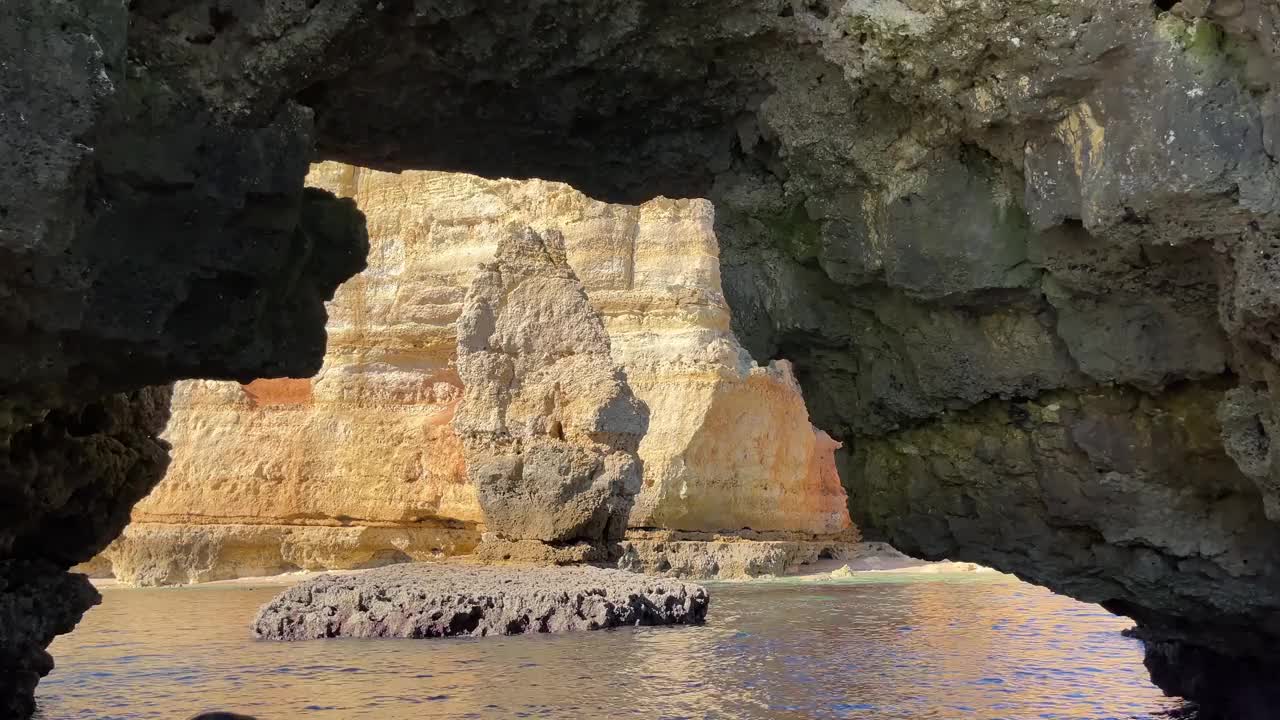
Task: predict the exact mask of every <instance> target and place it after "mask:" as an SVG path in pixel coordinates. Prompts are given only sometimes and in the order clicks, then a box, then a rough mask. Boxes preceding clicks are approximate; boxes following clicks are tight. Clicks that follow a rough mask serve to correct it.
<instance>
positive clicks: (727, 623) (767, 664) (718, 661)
mask: <svg viewBox="0 0 1280 720" xmlns="http://www.w3.org/2000/svg"><path fill="white" fill-rule="evenodd" d="M279 590H280V588H279V587H263V588H246V587H227V586H222V587H197V588H187V589H176V590H174V589H170V590H131V589H108V590H105V591H104V592H103V595H104V597H105V599H104V602H103V604H102V606H101V607H98V608H96V609H94V610H92V611H91V612H90V613H89V614H88V616H87V617H86V619H85V621H84V622H83V623H82V624H81V626H80V628H79V629H78V630H76V632H75V633H73V634H71V635H69V636H66V637H63V638H60V639H59V640H58V641H57V642H55V643H54V645H53V648H52V650H53V653H54V655H55V657H56V658H57V661H58V668H57V670H55V671H54V673H53V674H52V675H51V676H49V677H48V678H47V679H45V681H44V682H43V683H41V685H40V705H41V713H42V714H41V715H40V717H42V718H45V719H47V720H62V719H63V718H94V719H95V720H100V719H106V718H165V719H166V720H173V719H175V718H177V719H182V718H186V717H188V716H190V715H192V714H194V713H196V712H198V711H201V710H210V709H224V710H235V711H238V712H243V713H249V714H252V715H256V716H258V717H259V718H262V720H273V719H274V720H287V719H290V718H304V719H306V720H311V719H313V718H314V719H316V720H320V719H324V720H329V719H338V718H342V719H345V718H378V719H379V720H409V719H411V718H412V719H414V720H417V719H419V718H526V717H527V718H615V717H616V718H627V717H636V718H654V719H656V718H725V719H737V718H769V719H781V718H788V719H789V718H797V719H799V718H806V719H807V718H866V719H868V720H872V719H874V720H880V719H882V718H913V719H914V718H946V719H948V720H950V719H951V718H983V719H988V718H1156V717H1164V716H1165V713H1167V712H1168V711H1170V710H1173V709H1174V708H1176V707H1177V705H1176V704H1175V703H1174V702H1173V701H1170V700H1167V699H1165V698H1163V697H1162V696H1161V695H1160V693H1159V691H1158V690H1156V689H1155V688H1154V687H1153V686H1151V685H1150V683H1149V682H1148V681H1147V676H1146V673H1145V671H1144V670H1143V668H1142V663H1141V655H1142V654H1141V650H1140V649H1139V647H1138V645H1137V643H1136V642H1134V641H1131V640H1128V639H1126V638H1123V637H1121V636H1120V631H1121V630H1122V629H1124V628H1125V627H1127V626H1128V625H1129V623H1128V621H1125V620H1122V619H1119V618H1116V617H1114V616H1112V615H1110V614H1108V613H1106V612H1105V611H1103V610H1101V609H1100V608H1097V607H1095V606H1090V605H1083V604H1081V603H1077V602H1075V601H1073V600H1070V599H1067V598H1064V597H1060V596H1057V595H1053V594H1051V593H1049V592H1048V591H1046V590H1042V589H1040V588H1036V587H1032V586H1029V585H1024V584H1021V583H1018V582H1017V581H1014V580H1012V579H1009V578H1006V577H1003V576H995V575H986V576H973V577H968V576H964V577H952V578H936V577H934V578H927V577H926V578H918V577H917V578H902V577H899V578H897V579H889V580H880V581H877V582H849V583H847V584H840V585H822V586H812V585H797V584H783V583H778V584H762V585H731V586H724V585H720V586H715V587H714V588H713V595H712V606H711V608H712V609H711V614H710V617H709V622H708V624H707V625H706V626H705V627H701V628H689V629H664V628H655V629H640V630H624V631H613V632H591V633H580V634H575V635H560V636H545V635H544V636H524V637H513V638H487V639H482V640H430V641H414V640H327V641H315V642H305V643H289V644H283V643H272V642H259V641H255V640H252V639H251V638H250V637H249V630H248V623H249V621H250V619H251V618H252V616H253V614H254V612H255V610H256V609H257V607H258V606H259V605H260V604H262V603H263V602H265V601H267V600H268V599H269V598H270V597H272V596H273V595H274V594H275V593H277V592H279Z"/></svg>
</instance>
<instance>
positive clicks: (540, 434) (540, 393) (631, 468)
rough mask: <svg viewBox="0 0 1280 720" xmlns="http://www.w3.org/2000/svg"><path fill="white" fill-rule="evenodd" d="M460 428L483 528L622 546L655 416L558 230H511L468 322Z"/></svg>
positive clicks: (480, 283) (479, 286)
mask: <svg viewBox="0 0 1280 720" xmlns="http://www.w3.org/2000/svg"><path fill="white" fill-rule="evenodd" d="M458 376H459V377H460V378H461V379H462V384H463V388H464V390H463V393H464V394H463V399H462V404H461V405H460V406H459V408H458V413H457V415H455V416H454V420H453V427H454V430H455V431H456V432H457V433H458V436H459V437H460V438H461V440H462V447H463V450H464V457H465V458H466V463H467V476H468V477H469V478H470V479H471V483H472V485H474V487H475V489H476V493H477V495H478V496H479V500H480V508H481V510H482V511H483V512H484V519H485V524H486V526H487V527H489V528H490V529H491V530H492V531H493V532H496V533H498V534H499V535H501V536H503V537H507V538H511V539H514V540H540V541H543V542H547V543H565V542H572V541H576V540H586V541H588V542H592V541H596V542H604V541H609V540H617V539H620V538H621V537H622V534H623V532H624V531H625V530H626V526H627V518H628V516H629V515H630V513H631V503H632V501H633V499H634V497H635V495H636V493H637V492H639V491H640V467H639V464H638V459H637V457H636V449H637V448H638V447H639V446H640V438H642V437H644V434H645V432H646V431H647V430H648V428H649V410H648V408H647V407H645V406H644V405H642V404H641V403H640V402H638V401H637V400H636V397H635V394H634V393H632V392H631V387H630V386H629V385H628V384H627V379H626V375H625V374H624V373H623V372H622V368H621V367H619V366H618V365H617V364H615V363H614V361H613V357H612V355H611V354H610V352H609V335H608V334H607V333H606V332H605V329H604V323H603V322H601V320H600V315H599V313H597V312H596V311H595V309H594V308H592V307H591V302H590V301H589V300H588V299H587V294H586V292H584V291H583V289H582V283H581V282H579V280H578V278H577V276H576V275H574V274H573V270H572V269H571V268H570V267H569V261H568V259H567V258H566V257H565V250H564V239H563V238H562V237H560V235H559V234H552V233H548V234H547V235H546V237H543V236H541V235H539V234H538V233H537V232H535V231H534V230H532V229H531V228H520V229H513V230H512V231H511V232H510V233H509V234H508V235H507V236H506V237H504V238H503V239H501V240H499V241H498V251H497V256H496V259H495V261H494V262H493V263H490V264H486V265H483V266H481V267H480V268H479V270H478V271H477V273H476V277H475V279H474V280H472V282H471V287H470V288H468V289H467V295H466V299H465V300H464V301H463V305H462V315H461V317H459V318H458Z"/></svg>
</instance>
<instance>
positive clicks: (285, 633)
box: [253, 564, 710, 640]
mask: <svg viewBox="0 0 1280 720" xmlns="http://www.w3.org/2000/svg"><path fill="white" fill-rule="evenodd" d="M709 602H710V600H709V598H708V596H707V591H706V590H705V589H704V588H702V587H700V586H698V585H689V584H685V583H681V582H677V581H674V580H670V579H663V578H656V577H646V576H644V575H637V574H635V573H630V572H624V571H621V570H601V569H598V568H590V567H577V568H523V569H520V570H511V569H504V568H486V567H461V566H449V565H425V564H424V565H404V566H400V567H395V568H382V569H380V570H371V571H369V572H367V573H361V574H358V575H321V576H320V577H318V578H314V579H312V580H308V581H306V582H304V583H301V584H299V585H296V586H294V587H291V588H289V589H288V590H285V591H284V592H283V593H281V594H280V595H279V596H278V597H276V598H275V599H274V600H272V601H271V602H269V603H267V604H266V605H265V606H263V608H262V609H261V610H260V611H259V612H258V617H257V618H255V619H254V621H253V633H254V635H255V636H257V637H259V638H264V639H267V640H319V639H324V638H335V637H360V638H385V637H395V638H418V639H422V638H440V637H455V636H463V637H485V636H488V635H521V634H524V633H560V632H576V631H581V630H605V629H608V628H615V627H631V626H639V625H700V624H702V623H703V622H704V621H705V620H706V616H707V608H708V605H709Z"/></svg>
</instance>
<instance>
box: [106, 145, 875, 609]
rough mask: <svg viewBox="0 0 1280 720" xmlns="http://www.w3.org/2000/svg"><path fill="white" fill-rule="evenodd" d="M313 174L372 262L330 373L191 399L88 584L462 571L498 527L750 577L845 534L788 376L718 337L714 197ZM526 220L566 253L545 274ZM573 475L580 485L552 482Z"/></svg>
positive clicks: (840, 500)
mask: <svg viewBox="0 0 1280 720" xmlns="http://www.w3.org/2000/svg"><path fill="white" fill-rule="evenodd" d="M310 177H311V182H312V183H313V184H315V185H318V186H320V187H322V188H324V189H326V190H330V191H332V192H334V193H336V194H338V195H340V196H347V197H351V198H353V199H355V200H356V202H357V205H358V206H359V207H360V209H361V210H362V211H363V212H364V213H365V214H366V216H367V218H368V226H369V237H370V245H371V252H370V256H369V268H368V269H367V270H366V271H365V272H364V273H361V274H360V275H357V276H356V277H355V278H353V279H352V280H351V281H350V282H348V283H346V284H344V285H343V286H342V287H341V288H339V290H338V292H337V294H336V296H335V298H334V300H333V302H331V303H330V304H329V311H330V321H329V333H330V342H329V350H328V353H327V355H326V358H325V363H324V367H323V368H322V369H321V371H320V373H319V374H317V375H316V377H315V378H312V379H302V380H257V381H254V382H252V383H249V384H247V385H243V386H242V385H240V384H239V383H229V382H222V383H219V382H209V381H189V382H183V383H179V384H178V386H177V389H176V392H175V394H174V399H173V416H172V419H171V421H170V423H169V426H168V429H167V431H166V434H165V437H166V438H167V439H168V440H169V442H170V443H172V445H173V462H172V465H171V467H170V470H169V473H168V475H167V477H166V479H165V480H164V482H162V483H161V484H160V485H159V486H158V487H157V488H156V489H155V491H153V492H152V494H151V495H150V497H148V498H147V499H146V500H144V501H143V502H142V503H140V504H139V505H138V506H137V508H136V509H135V510H134V522H133V524H132V525H131V526H130V527H129V528H128V529H127V530H126V532H125V535H124V537H123V538H121V539H120V540H119V541H117V542H116V543H115V544H114V545H113V546H112V547H111V548H110V549H108V550H107V552H106V553H104V555H103V556H102V558H100V561H99V563H98V564H97V565H96V566H95V567H93V568H92V570H93V571H95V572H98V573H103V574H106V573H113V574H114V575H116V576H117V577H120V578H122V579H124V580H127V581H130V582H136V583H142V584H157V583H185V582H200V581H207V580H216V579H224V578H230V577H239V576H246V575H261V574H273V573H278V572H284V571H288V570H293V569H299V568H304V569H327V568H352V567H364V566H370V565H377V564H384V563H387V562H394V561H398V560H405V559H414V560H422V559H431V558H438V557H442V556H450V555H459V554H466V553H469V552H472V551H473V550H474V549H475V547H476V544H477V542H478V541H479V539H480V535H481V531H482V530H484V529H485V528H487V529H488V530H490V531H492V533H493V534H494V536H495V539H507V540H539V541H549V542H556V543H565V542H569V541H572V540H601V539H604V538H605V537H606V535H608V536H611V537H612V538H613V539H617V538H618V537H619V534H620V533H621V532H622V531H623V529H624V527H625V526H628V525H629V526H630V527H632V528H635V529H636V531H635V532H634V533H632V535H633V536H632V538H631V539H630V540H629V541H628V543H627V545H626V551H627V556H628V560H627V561H628V563H629V564H631V565H633V566H642V567H645V568H647V569H649V570H654V571H661V570H663V569H664V568H663V563H664V562H666V563H667V564H668V566H669V568H673V569H674V570H673V571H678V570H679V569H681V568H685V569H686V571H687V572H688V573H689V574H698V575H703V574H709V575H717V574H724V575H745V574H753V575H754V574H761V573H777V572H780V571H782V570H785V569H786V568H788V567H794V566H795V565H798V564H799V563H801V562H803V561H807V560H811V559H813V558H814V557H816V555H817V554H818V553H820V552H821V551H822V550H823V548H824V547H826V546H828V545H830V543H831V542H836V541H837V540H847V539H848V537H843V538H837V537H836V536H838V535H840V534H841V533H842V532H844V531H846V530H847V529H848V528H849V527H850V523H849V519H848V511H847V509H846V504H845V493H844V489H843V488H842V487H841V485H840V480H839V477H838V475H837V473H836V470H835V463H834V456H833V451H834V450H835V449H836V447H837V446H838V445H837V443H835V442H834V441H832V440H831V439H830V438H829V437H828V436H827V435H826V434H825V433H823V432H821V431H818V430H816V429H815V428H814V427H813V426H812V425H811V424H810V423H809V420H808V414H807V412H806V410H805V405H804V400H803V398H802V397H801V394H800V387H799V385H798V384H797V383H796V381H795V379H794V377H793V376H792V374H791V370H790V366H789V365H788V364H787V363H786V362H785V361H780V362H777V363H773V364H771V365H770V366H769V367H767V368H759V367H756V366H755V364H754V363H753V362H752V361H751V360H750V358H749V357H748V356H747V355H746V353H745V351H743V349H742V348H741V346H740V345H739V344H738V343H737V340H736V339H735V338H734V336H733V333H732V331H731V330H730V329H729V311H728V307H727V306H726V304H725V301H724V297H723V295H722V294H721V290H720V275H719V264H718V245H717V241H716V237H715V234H714V231H713V219H714V215H713V213H712V210H711V207H710V205H709V204H708V203H706V202H705V201H687V200H682V201H673V200H666V199H657V200H653V201H650V202H648V203H646V204H644V205H642V206H639V207H632V206H624V205H609V204H605V203H601V202H597V201H594V200H591V199H589V198H587V197H586V196H584V195H582V194H580V193H578V192H576V191H574V190H573V189H571V188H569V187H568V186H565V185H561V184H558V183H549V182H541V181H529V182H515V181H489V180H483V179H481V178H477V177H474V176H468V175H453V174H447V173H427V172H407V173H404V174H399V175H396V174H389V173H380V172H375V171H370V170H363V169H359V168H353V167H349V166H343V165H339V164H335V163H326V164H321V165H317V166H316V167H315V168H313V171H312V174H311V176H310ZM526 225H527V226H533V227H535V228H539V230H538V232H541V233H543V234H545V235H547V236H549V237H550V236H558V234H559V233H561V232H562V233H563V238H562V239H561V240H557V241H555V242H554V243H553V245H552V247H553V248H556V249H555V250H554V251H553V252H552V254H550V255H548V254H547V252H546V251H545V250H544V247H543V245H542V241H541V240H536V241H535V239H534V238H537V235H536V234H534V235H529V236H526V235H525V234H522V233H521V232H516V231H517V230H518V229H519V228H521V227H524V226H526ZM520 238H525V240H526V241H527V242H525V243H523V244H522V243H520V242H517V240H518V239H520ZM502 242H506V244H507V246H508V248H509V255H510V257H508V258H505V259H504V258H502V257H500V256H497V253H498V249H499V247H500V243H502ZM526 245H527V246H528V247H526ZM495 257H497V261H498V264H497V265H485V263H492V262H493V261H494V259H495ZM469 289H470V294H468V290H469ZM459 328H462V334H461V335H459V330H458V329H459ZM458 348H461V349H462V351H463V352H461V353H460V354H458V353H457V352H456V351H457V349H458ZM464 397H465V398H466V401H467V402H466V405H464V406H463V409H462V410H460V409H459V408H460V405H459V404H460V403H461V402H462V401H463V399H464ZM635 443H638V445H637V446H635V447H633V446H632V445H633V444H635ZM591 448H596V449H591ZM610 448H612V449H610ZM601 450H603V454H598V453H599V452H600V451H601ZM566 453H568V454H569V455H572V456H573V457H572V458H570V457H568V456H567V455H566ZM584 453H585V454H584ZM579 455H581V457H579ZM552 456H554V457H552ZM561 456H565V457H561ZM539 457H541V459H539ZM629 457H630V458H634V460H628V459H627V458H629ZM556 458H559V459H556ZM592 458H596V459H594V460H593V459H592ZM552 459H556V460H555V462H552V461H551V460H552ZM570 460H572V461H570ZM562 461H563V462H562ZM632 465H634V467H632ZM564 467H569V468H580V469H581V474H580V476H574V479H573V480H564V484H563V486H559V485H556V486H554V487H552V486H546V485H540V484H539V482H538V478H539V477H542V475H541V474H545V472H552V474H558V473H559V472H560V469H562V468H564ZM640 468H643V474H642V476H641V475H640V474H639V473H640ZM602 470H603V474H600V473H601V471H602ZM633 474H634V475H635V476H634V478H633V479H630V476H631V475H633ZM633 484H634V487H633ZM540 487H547V491H546V493H547V494H546V495H545V496H544V495H542V494H539V492H538V488H540ZM588 488H595V490H598V491H599V492H600V493H601V494H600V495H598V496H596V495H592V493H593V492H595V490H588ZM637 491H638V494H637ZM565 492H568V493H569V495H564V493H565ZM584 493H585V494H584ZM606 506H607V507H606ZM575 508H579V509H581V510H582V512H581V513H579V514H574V512H573V510H574V509H575ZM609 508H613V509H609ZM597 511H599V512H603V513H604V514H603V515H600V516H597V515H596V513H597ZM615 515H616V516H617V519H616V520H615V521H613V523H612V530H610V531H609V532H608V533H606V532H605V526H606V525H609V524H610V521H609V518H610V517H613V516H615ZM744 528H745V529H750V530H751V531H752V532H750V533H747V534H746V536H747V537H749V538H752V539H754V540H755V542H750V543H744V544H738V543H737V540H738V539H739V538H740V537H743V533H741V531H742V530H743V529H744ZM664 531H665V532H664ZM681 532H683V534H681ZM699 533H700V534H699ZM824 537H825V538H830V540H828V541H827V543H826V544H823V543H818V544H814V543H810V542H807V541H808V540H810V539H813V538H824ZM850 537H851V536H850ZM681 543H684V544H683V545H682V544H681ZM709 543H710V544H709ZM485 550H486V553H485V555H484V556H485V557H486V559H489V560H502V559H503V556H504V555H508V556H509V555H511V554H512V553H518V554H519V555H520V556H521V557H524V558H526V559H534V560H542V561H547V562H554V561H556V560H557V559H575V558H580V557H581V555H573V554H570V555H559V556H557V555H556V554H555V553H554V552H553V553H551V554H546V553H545V551H542V550H538V549H537V548H529V547H524V548H518V547H515V548H513V547H508V546H506V545H495V546H494V547H492V548H489V547H486V548H485ZM706 552H711V553H714V554H716V556H717V558H718V559H715V560H713V561H703V562H701V563H696V564H692V565H691V564H689V562H688V559H687V557H686V558H685V559H684V560H680V561H675V556H676V555H677V554H679V555H683V556H688V555H689V554H690V553H692V554H693V555H697V554H699V553H704V554H705V553H706ZM695 569H696V572H695Z"/></svg>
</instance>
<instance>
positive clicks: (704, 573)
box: [616, 530, 863, 580]
mask: <svg viewBox="0 0 1280 720" xmlns="http://www.w3.org/2000/svg"><path fill="white" fill-rule="evenodd" d="M856 541H857V534H856V533H855V532H851V533H849V534H848V535H846V536H845V537H831V538H826V539H822V540H815V539H814V538H813V537H812V536H807V535H802V534H800V533H782V532H774V533H738V534H720V533H694V532H673V531H662V530H649V531H636V532H631V533H628V534H627V538H626V539H625V540H624V541H622V542H621V543H620V544H619V548H618V555H619V557H618V559H617V560H616V563H617V565H618V567H620V568H622V569H624V570H630V571H632V572H638V573H646V574H649V575H664V576H667V577H680V578H691V579H699V578H706V579H711V578H716V579H722V580H734V579H744V578H755V577H764V576H781V575H787V574H789V573H794V572H796V571H798V570H799V569H800V567H801V566H802V565H809V564H812V563H814V562H816V561H818V560H820V559H844V558H845V557H849V556H852V555H854V554H856V553H857V552H858V550H859V549H861V548H862V546H863V544H861V543H857V542H856Z"/></svg>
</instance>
